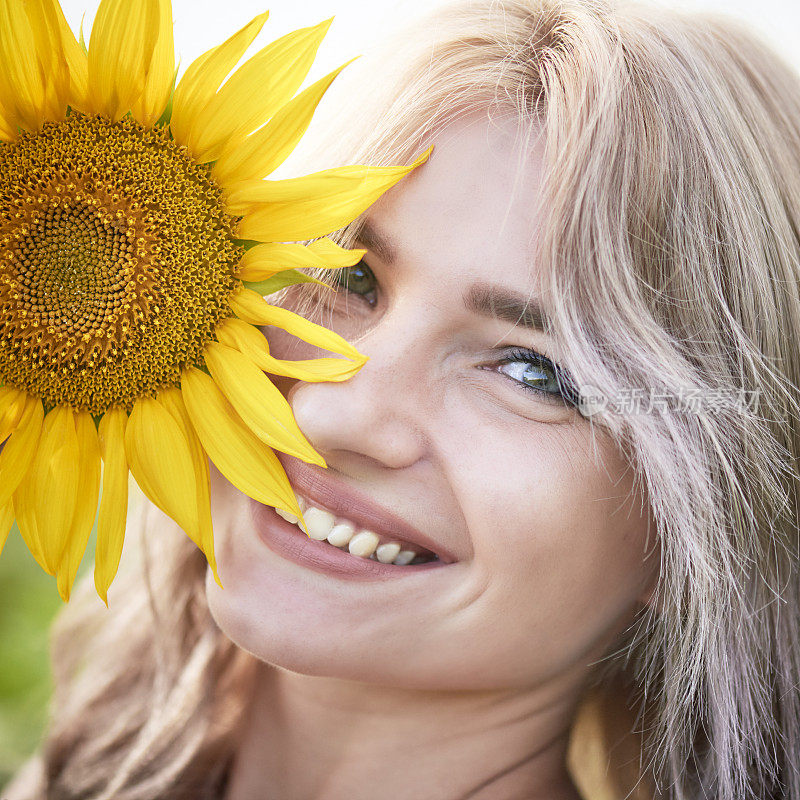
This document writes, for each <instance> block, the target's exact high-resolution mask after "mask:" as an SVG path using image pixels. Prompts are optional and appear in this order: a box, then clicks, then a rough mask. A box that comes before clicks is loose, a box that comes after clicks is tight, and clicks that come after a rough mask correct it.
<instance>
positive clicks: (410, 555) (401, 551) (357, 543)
mask: <svg viewBox="0 0 800 800" xmlns="http://www.w3.org/2000/svg"><path fill="white" fill-rule="evenodd" d="M297 499H298V502H299V504H300V508H301V509H302V511H303V519H304V520H305V523H306V525H305V526H303V525H301V524H300V522H299V521H298V519H297V517H295V516H294V515H293V514H288V513H285V512H283V511H281V510H278V509H276V511H277V513H278V515H279V516H281V517H283V519H285V520H286V521H287V522H290V523H292V524H295V525H297V526H298V527H299V528H301V529H303V530H305V531H306V533H307V534H308V536H309V538H311V539H316V540H317V541H320V542H322V541H326V542H327V543H328V544H331V545H333V546H334V547H338V548H339V549H342V550H343V549H345V548H347V550H348V551H349V552H350V553H352V554H353V555H355V556H360V557H361V558H371V559H372V560H374V561H380V562H381V563H382V564H395V565H397V566H405V565H406V564H424V563H426V562H429V561H439V557H438V556H437V555H436V554H435V553H432V552H431V551H430V550H427V549H426V548H424V547H422V546H421V545H416V544H415V545H412V544H409V543H407V542H402V541H398V540H397V539H392V538H390V537H386V536H380V535H378V534H377V533H375V532H374V531H371V530H367V529H362V530H360V531H359V530H358V529H357V526H356V525H355V524H354V523H352V522H351V521H350V520H347V519H344V518H341V517H340V518H337V517H336V516H335V515H334V514H333V513H332V512H331V511H328V510H326V509H324V508H319V507H318V506H315V505H311V504H310V503H309V502H308V501H307V500H306V499H305V498H304V497H302V496H300V495H298V496H297Z"/></svg>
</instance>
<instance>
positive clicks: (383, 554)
mask: <svg viewBox="0 0 800 800" xmlns="http://www.w3.org/2000/svg"><path fill="white" fill-rule="evenodd" d="M399 552H400V545H399V544H398V543H397V542H387V543H386V544H382V545H380V546H379V547H378V549H377V550H376V551H375V555H376V556H377V557H378V561H380V562H381V564H391V563H392V561H394V560H395V558H397V554H398V553H399Z"/></svg>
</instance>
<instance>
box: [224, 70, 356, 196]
mask: <svg viewBox="0 0 800 800" xmlns="http://www.w3.org/2000/svg"><path fill="white" fill-rule="evenodd" d="M356 58H359V56H356ZM351 61H355V58H351V59H350V61H348V62H347V63H345V64H342V66H341V67H338V68H337V69H335V70H333V72H330V73H329V74H328V75H326V76H325V77H324V78H320V79H319V80H318V81H317V82H316V83H313V84H311V86H309V87H308V88H307V89H304V90H303V91H302V92H300V94H298V95H297V97H295V98H293V99H292V100H290V101H289V102H288V103H286V104H285V105H284V106H282V107H281V108H280V109H278V111H277V112H276V113H275V114H274V116H273V117H272V119H271V120H270V121H269V122H268V123H267V124H266V125H264V127H263V128H259V129H258V130H257V131H256V132H255V133H254V134H252V135H251V136H248V137H247V139H246V140H245V141H244V142H241V143H240V144H238V145H237V146H235V147H232V148H229V149H227V150H226V151H225V152H223V153H222V155H221V156H220V157H219V159H218V160H217V162H216V163H215V164H214V168H213V173H214V178H215V179H216V181H217V182H218V183H219V184H220V185H221V186H226V185H230V184H233V183H236V182H238V181H244V180H251V179H255V178H263V177H264V176H265V175H269V174H270V173H271V172H272V171H273V170H275V169H277V168H278V167H279V166H280V165H281V164H282V163H283V162H284V161H285V160H286V158H287V156H288V155H289V153H291V152H292V150H294V149H295V147H296V146H297V143H298V142H299V141H300V139H301V137H302V136H303V134H304V133H305V132H306V130H307V129H308V126H309V124H310V123H311V118H312V117H313V116H314V111H315V110H316V108H317V106H318V105H319V102H320V100H322V96H323V95H324V94H325V92H326V91H327V89H328V87H329V86H330V85H331V83H333V79H334V78H335V77H336V76H337V75H338V74H339V73H340V72H341V71H342V70H343V69H344V68H345V67H346V66H347V64H349V63H350V62H351Z"/></svg>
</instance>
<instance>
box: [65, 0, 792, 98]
mask: <svg viewBox="0 0 800 800" xmlns="http://www.w3.org/2000/svg"><path fill="white" fill-rule="evenodd" d="M497 2H502V0H497ZM651 2H656V3H659V4H661V5H667V6H679V7H688V8H701V9H709V10H715V11H724V12H727V13H730V14H734V15H736V16H739V17H741V18H743V19H745V20H746V21H748V22H749V23H750V24H752V25H753V27H754V28H756V29H758V30H760V31H762V32H763V33H765V34H766V35H767V37H768V38H769V39H771V40H772V42H773V43H774V45H775V47H776V48H777V49H778V50H779V51H780V52H782V53H783V55H784V56H785V57H787V58H788V59H789V60H791V61H792V62H793V63H794V64H795V65H796V67H797V69H798V71H800V46H798V45H799V44H800V2H798V1H797V0H651ZM437 4H438V2H437V0H271V2H259V0H173V3H172V7H173V17H174V22H175V43H176V55H177V56H179V57H180V66H181V69H180V73H182V72H183V70H184V69H185V68H186V66H187V65H188V64H189V63H190V62H191V61H192V60H193V59H194V58H196V57H197V56H198V55H200V54H201V53H204V52H205V51H206V50H208V49H209V48H210V47H213V46H214V45H216V44H219V43H220V42H221V41H223V40H224V39H225V38H227V37H228V36H230V34H232V33H233V32H235V31H236V30H238V29H239V28H240V27H241V26H242V25H244V24H245V23H246V22H248V21H249V20H250V19H252V18H253V17H254V16H255V15H256V14H259V13H261V12H263V11H265V10H268V11H269V12H270V16H269V19H268V20H267V23H266V25H265V26H264V28H263V30H262V31H261V34H260V35H259V37H258V38H257V39H256V42H255V43H254V46H253V48H252V49H251V52H254V51H255V50H256V49H258V48H259V47H262V46H264V45H266V44H269V42H271V41H273V40H274V39H277V38H278V37H279V36H282V35H283V34H285V33H288V32H289V31H292V30H295V29H297V28H302V27H306V26H308V25H315V24H317V23H319V22H321V21H322V20H324V19H328V18H329V17H334V21H333V24H332V25H331V28H330V30H329V31H328V34H327V35H326V37H325V40H324V41H323V43H322V46H321V47H320V50H319V54H318V56H317V59H316V61H315V63H314V66H313V67H312V69H311V72H310V73H309V76H308V78H307V79H306V83H305V84H304V85H308V84H309V83H312V82H313V81H315V80H316V79H317V78H321V77H322V76H323V75H325V74H327V73H328V72H330V71H331V70H332V69H334V68H335V67H337V66H339V65H340V64H342V63H344V62H345V61H347V60H349V59H350V58H352V57H353V56H355V55H358V54H359V53H362V52H364V50H365V49H366V48H367V47H368V46H369V42H370V41H371V40H372V39H374V38H375V36H380V35H381V33H382V31H384V30H386V29H387V28H388V29H391V28H392V27H393V26H395V25H396V24H398V23H400V24H402V21H403V20H404V19H405V18H406V17H409V16H416V15H418V14H420V13H421V12H424V11H425V10H427V9H429V8H431V7H433V6H435V5H437ZM61 5H62V7H63V9H64V13H65V14H66V16H67V20H68V21H69V22H70V24H71V25H72V26H73V29H74V30H76V31H77V30H78V27H79V25H80V23H81V18H82V16H83V15H84V13H85V24H84V29H85V33H86V38H87V41H88V38H89V31H90V29H91V21H92V19H93V18H94V14H95V11H96V10H97V6H98V5H99V0H61Z"/></svg>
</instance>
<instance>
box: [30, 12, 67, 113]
mask: <svg viewBox="0 0 800 800" xmlns="http://www.w3.org/2000/svg"><path fill="white" fill-rule="evenodd" d="M25 11H26V12H27V14H28V22H29V23H30V26H31V30H32V32H33V38H34V41H35V42H36V53H37V58H38V61H39V65H40V70H41V75H42V85H43V87H44V95H45V100H44V107H43V111H44V113H45V114H46V115H47V119H60V118H61V117H63V116H64V113H65V111H66V105H67V101H68V99H69V94H70V81H69V67H68V65H67V59H66V58H65V55H64V47H63V42H62V38H61V28H60V25H59V21H58V15H57V14H56V9H55V6H54V4H53V0H40V2H37V3H28V4H27V5H26V6H25Z"/></svg>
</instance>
